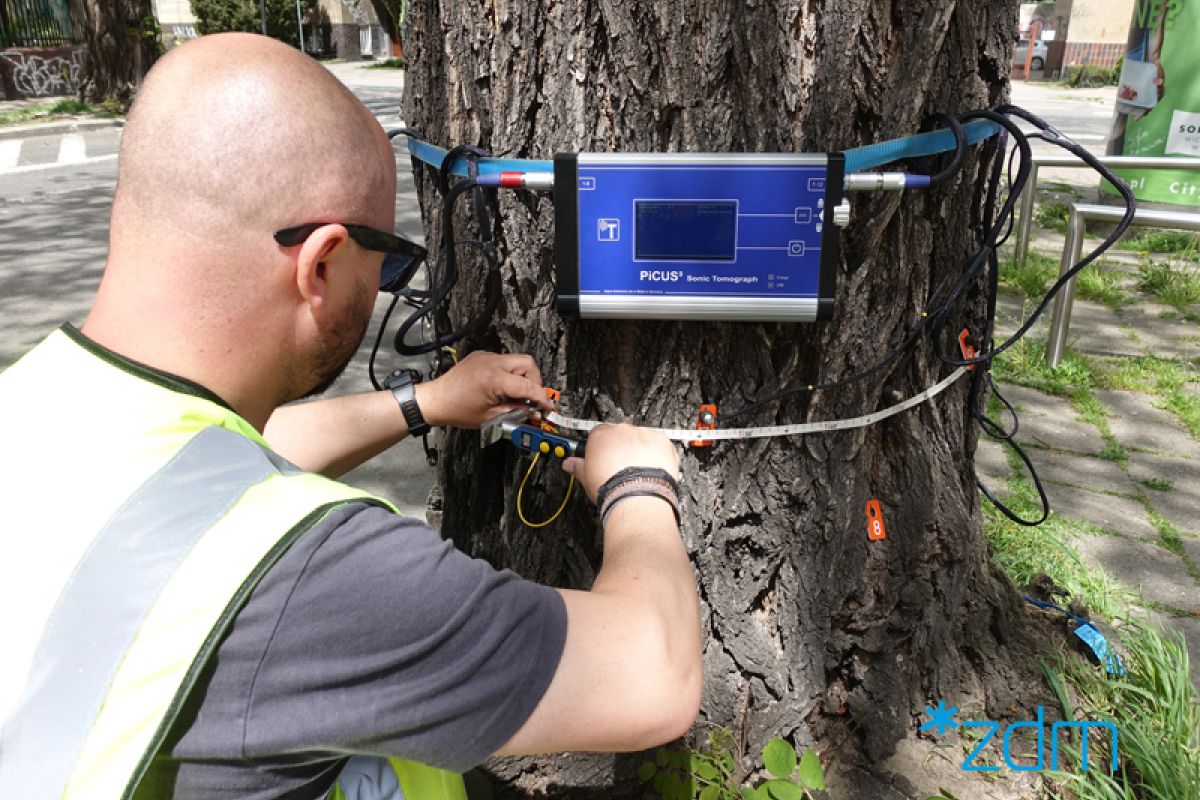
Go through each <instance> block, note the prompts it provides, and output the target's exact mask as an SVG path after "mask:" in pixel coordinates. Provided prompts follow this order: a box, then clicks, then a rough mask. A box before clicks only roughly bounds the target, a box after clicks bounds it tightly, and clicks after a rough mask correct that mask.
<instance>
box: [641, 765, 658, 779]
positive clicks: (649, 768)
mask: <svg viewBox="0 0 1200 800" xmlns="http://www.w3.org/2000/svg"><path fill="white" fill-rule="evenodd" d="M656 772H658V766H657V765H656V764H655V763H654V762H653V761H643V762H642V766H640V767H638V780H639V781H641V782H642V783H645V782H646V781H648V780H650V779H651V778H653V777H654V773H656Z"/></svg>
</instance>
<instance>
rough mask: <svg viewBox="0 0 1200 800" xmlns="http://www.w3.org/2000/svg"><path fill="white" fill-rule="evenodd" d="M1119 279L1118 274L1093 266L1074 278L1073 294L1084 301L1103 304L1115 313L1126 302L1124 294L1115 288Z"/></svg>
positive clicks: (1120, 276) (1114, 271) (1111, 270)
mask: <svg viewBox="0 0 1200 800" xmlns="http://www.w3.org/2000/svg"><path fill="white" fill-rule="evenodd" d="M1121 278H1122V275H1121V273H1120V272H1117V271H1116V270H1113V269H1108V268H1106V267H1103V266H1101V265H1100V264H1093V265H1091V266H1089V267H1087V268H1085V269H1084V270H1083V271H1081V272H1080V273H1079V274H1078V275H1077V276H1076V277H1075V293H1076V295H1077V296H1079V297H1081V298H1083V299H1084V300H1094V301H1096V302H1097V303H1103V304H1104V305H1106V306H1108V307H1109V308H1111V309H1113V310H1114V311H1116V310H1118V309H1120V308H1121V306H1122V305H1124V304H1125V301H1126V297H1125V293H1124V292H1122V291H1121V290H1120V289H1119V288H1118V286H1117V284H1119V283H1120V282H1121Z"/></svg>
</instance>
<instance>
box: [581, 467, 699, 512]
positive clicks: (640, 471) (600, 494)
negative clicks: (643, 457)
mask: <svg viewBox="0 0 1200 800" xmlns="http://www.w3.org/2000/svg"><path fill="white" fill-rule="evenodd" d="M633 480H644V481H654V482H656V483H658V484H659V485H661V486H664V487H666V488H667V489H669V490H670V491H671V494H672V495H674V496H675V497H676V498H678V497H679V481H677V480H676V479H675V477H674V476H672V475H671V474H670V473H669V472H667V471H666V470H664V469H658V468H656V467H626V468H625V469H623V470H621V471H620V472H618V473H617V474H615V475H613V476H612V477H611V478H609V479H608V480H606V481H605V482H604V483H603V484H601V486H600V489H599V490H598V491H597V492H596V507H597V508H600V507H603V505H604V500H605V498H606V497H607V496H608V493H609V492H611V491H612V490H613V489H615V488H616V487H617V486H620V485H621V484H623V483H628V482H629V481H633Z"/></svg>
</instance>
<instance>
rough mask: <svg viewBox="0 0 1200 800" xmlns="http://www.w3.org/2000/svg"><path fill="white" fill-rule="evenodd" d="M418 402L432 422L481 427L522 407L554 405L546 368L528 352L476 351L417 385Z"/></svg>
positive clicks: (544, 409) (427, 418)
mask: <svg viewBox="0 0 1200 800" xmlns="http://www.w3.org/2000/svg"><path fill="white" fill-rule="evenodd" d="M414 391H415V392H416V397H417V405H418V406H419V407H420V408H421V414H422V415H423V416H424V417H425V421H426V422H428V423H429V424H430V425H434V426H438V425H451V426H453V427H456V428H478V427H479V426H480V425H482V424H483V423H485V422H487V421H488V420H489V419H491V418H492V417H495V416H499V415H500V414H504V413H506V412H508V411H513V410H515V409H518V408H529V407H530V404H531V403H532V404H533V406H534V407H536V408H537V409H539V410H542V411H553V410H554V404H553V403H551V402H550V399H549V398H548V397H546V391H545V389H544V388H542V373H541V372H540V371H539V370H538V368H537V364H535V363H533V359H532V358H530V357H529V356H527V355H501V354H498V353H487V352H483V351H478V350H477V351H475V352H474V353H471V354H470V355H469V356H467V357H466V358H464V359H463V360H462V361H460V362H459V363H458V364H456V365H455V366H454V368H453V369H451V370H450V371H449V372H447V373H446V374H445V375H443V376H441V377H440V378H437V379H436V380H433V381H430V382H428V383H419V384H417V385H416V386H415V387H414Z"/></svg>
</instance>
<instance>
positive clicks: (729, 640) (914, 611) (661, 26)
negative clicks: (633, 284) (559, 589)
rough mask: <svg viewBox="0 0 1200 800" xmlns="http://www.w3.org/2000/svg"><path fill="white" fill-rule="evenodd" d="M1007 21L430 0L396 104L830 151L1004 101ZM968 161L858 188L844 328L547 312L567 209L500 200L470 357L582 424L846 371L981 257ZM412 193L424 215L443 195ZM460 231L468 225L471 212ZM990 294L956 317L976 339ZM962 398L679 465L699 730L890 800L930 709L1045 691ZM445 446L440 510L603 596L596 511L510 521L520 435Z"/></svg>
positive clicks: (962, 14)
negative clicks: (870, 534) (479, 355)
mask: <svg viewBox="0 0 1200 800" xmlns="http://www.w3.org/2000/svg"><path fill="white" fill-rule="evenodd" d="M1016 21H1017V14H1016V3H1015V2H1012V0H1006V1H1005V2H992V1H991V0H887V1H886V2H878V1H877V0H816V2H812V3H800V2H794V1H793V0H765V1H764V2H759V3H740V2H732V1H731V0H695V2H691V3H667V2H661V0H628V1H627V2H619V3H618V2H607V1H604V2H599V3H592V2H586V0H565V1H564V2H559V3H552V4H551V3H541V2H537V0H513V1H512V2H508V3H504V4H502V5H500V6H497V5H495V4H492V3H489V2H483V0H468V1H467V2H461V3H432V2H426V3H418V4H416V5H415V6H414V7H413V9H412V11H411V12H410V16H409V26H408V29H407V31H406V38H405V45H406V50H407V52H408V62H409V64H410V71H409V73H408V77H407V88H406V94H405V99H404V108H403V116H404V119H405V120H407V121H408V122H409V124H411V125H413V126H415V127H418V128H421V129H423V130H424V131H425V134H426V136H427V137H428V138H429V139H430V140H431V141H434V142H437V143H440V144H446V145H450V144H460V143H473V144H480V145H482V146H483V147H485V148H488V149H489V150H490V151H492V152H496V153H503V154H505V155H507V156H512V157H535V158H548V157H550V156H551V155H552V154H553V153H555V152H558V151H588V150H592V151H621V150H624V151H676V150H692V151H748V152H759V151H765V152H803V151H817V152H820V151H826V150H839V149H844V148H848V147H853V146H856V145H861V144H864V143H869V142H874V141H878V140H883V139H889V138H893V137H898V136H903V135H908V134H911V133H913V132H915V131H916V130H918V129H919V128H920V126H921V124H922V121H923V119H924V118H925V117H926V116H927V115H928V114H930V113H932V112H936V111H942V112H959V111H966V110H970V109H974V108H979V107H987V106H995V105H997V104H999V103H1000V102H1001V101H1003V100H1004V99H1005V96H1006V91H1007V82H1006V80H1007V74H1008V63H1009V53H1010V48H1011V43H1012V40H1013V36H1014V32H1015V28H1016ZM978 155H979V154H978V150H977V149H976V150H973V153H972V156H973V157H972V158H971V159H970V160H969V161H968V164H967V166H966V168H965V169H964V171H963V172H962V173H961V176H960V177H959V178H958V179H956V180H955V181H953V182H952V183H950V184H948V185H947V186H945V187H943V188H941V189H939V190H937V191H934V192H929V193H922V192H906V193H888V194H884V193H880V194H873V195H859V196H856V197H854V198H853V201H854V204H855V209H854V215H853V220H852V224H851V227H850V228H849V230H848V231H847V232H846V235H845V238H844V244H843V256H842V264H841V268H840V270H839V285H838V299H837V309H838V310H837V316H836V318H835V320H834V321H832V322H829V323H824V324H747V323H740V324H732V323H698V322H694V323H667V322H614V321H574V320H569V319H564V318H562V317H561V316H560V315H559V314H558V313H557V312H556V311H555V309H554V280H553V272H552V260H553V255H552V247H551V245H552V231H553V219H552V208H553V205H552V201H551V199H550V198H549V197H548V196H546V195H536V194H530V193H524V192H522V193H515V194H514V193H504V194H500V195H499V196H498V197H497V198H496V199H495V200H494V201H492V202H493V203H494V208H493V211H495V212H496V213H494V215H493V220H494V230H493V234H494V235H495V238H496V246H497V248H498V250H499V253H500V256H501V258H502V260H503V264H504V268H503V276H504V277H503V302H502V305H501V309H500V311H499V313H497V315H496V317H495V319H494V325H493V327H491V328H490V329H489V330H488V331H487V332H486V333H485V334H484V335H481V336H479V337H476V339H475V340H474V341H473V342H472V346H483V347H490V348H504V349H507V350H512V351H526V352H530V353H532V354H533V355H534V357H535V358H536V359H537V361H538V362H539V364H540V365H541V367H542V369H543V371H544V374H545V377H546V380H547V382H548V383H549V384H550V385H553V386H556V387H558V388H560V389H561V390H562V391H563V397H564V401H565V402H566V403H567V404H568V408H569V410H570V413H572V414H573V415H577V416H591V417H601V418H606V419H615V418H619V417H621V416H626V417H627V418H631V419H633V420H635V421H638V422H641V423H643V424H649V425H665V426H669V427H683V426H690V425H692V424H694V421H695V416H696V411H697V408H698V407H699V405H700V404H701V403H707V402H716V403H719V404H721V405H722V406H723V407H724V408H726V409H733V408H737V407H741V406H743V405H745V404H746V403H748V402H750V401H752V400H754V399H756V398H758V397H759V396H761V395H763V394H766V393H768V392H770V391H773V390H774V389H776V388H778V387H779V386H780V385H781V384H787V385H795V384H807V383H814V382H820V381H824V380H831V379H836V378H838V377H842V376H846V375H849V374H851V373H854V372H856V371H858V370H860V369H862V368H863V367H865V366H867V365H869V364H871V363H873V362H874V361H875V360H876V359H877V358H878V357H879V356H880V355H881V354H883V353H886V352H887V351H888V350H889V349H890V348H892V347H893V346H894V345H895V343H897V342H899V341H900V340H901V339H902V338H904V336H905V335H906V333H907V332H908V331H910V330H912V327H913V325H914V324H915V323H916V321H917V318H918V311H919V309H920V308H921V307H922V306H923V304H924V302H925V300H926V298H927V296H928V294H929V292H930V290H931V287H932V286H933V285H935V284H936V283H937V281H939V280H940V279H941V278H942V277H943V276H944V275H946V274H947V273H948V272H949V271H950V270H951V269H952V268H953V267H954V266H956V265H957V263H958V262H959V261H960V260H961V259H962V258H963V257H964V256H965V255H967V254H968V253H970V252H973V251H974V250H975V249H976V248H977V246H978V237H979V235H980V229H979V225H978V221H977V214H976V210H977V209H978V205H979V202H980V198H981V196H982V193H983V192H984V189H985V185H986V177H985V175H984V174H983V172H982V171H981V169H980V160H979V158H978ZM422 183H423V187H424V189H423V195H422V198H423V204H424V208H425V212H426V221H427V222H428V223H430V224H431V225H432V222H433V220H432V219H431V218H432V217H436V214H434V213H431V209H433V208H436V207H437V206H436V205H435V204H433V201H434V197H433V195H432V194H430V187H431V186H432V181H429V180H425V181H423V182H422ZM466 205H467V204H465V203H464V204H462V206H463V207H465V206H466ZM460 210H462V209H460ZM459 225H461V226H463V227H462V228H461V229H460V230H463V231H467V230H471V231H473V223H471V222H469V221H468V219H467V218H466V216H465V213H464V216H463V218H462V219H460V220H459ZM433 229H434V228H432V227H431V228H430V230H433ZM464 235H466V234H464ZM471 235H473V233H472V234H471ZM460 257H461V258H462V260H463V262H462V265H461V266H460V272H461V273H462V278H461V279H460V282H459V285H458V287H457V289H456V290H455V292H454V294H453V302H452V305H451V315H452V317H453V319H454V320H455V321H456V322H458V323H460V324H461V322H463V321H465V320H466V319H468V318H470V317H471V316H473V314H474V312H475V311H476V310H477V309H478V308H479V307H480V306H481V303H482V298H483V295H484V292H483V274H484V268H483V266H482V265H481V264H480V263H479V262H478V261H477V260H476V257H475V255H474V254H473V252H472V250H471V249H468V248H462V249H461V250H460ZM981 292H982V286H980V287H976V290H975V291H974V293H973V294H972V295H971V296H970V297H969V298H968V300H967V302H966V303H965V304H964V306H963V307H962V308H961V309H959V311H958V313H957V316H955V317H952V319H951V320H950V325H949V326H948V331H949V330H952V331H957V330H958V329H959V328H960V327H961V326H962V325H967V326H970V327H971V328H972V329H973V330H976V331H978V330H979V324H980V320H981V318H982V315H983V308H984V306H983V302H982V295H981ZM939 344H940V346H942V347H943V349H947V350H949V349H950V348H952V347H953V346H954V345H953V342H952V341H951V340H949V339H947V340H946V341H943V342H940V343H939ZM945 374H946V371H945V369H944V368H943V366H942V365H941V362H939V361H938V359H937V358H936V357H935V356H934V354H933V353H932V351H931V348H930V347H928V346H927V345H923V346H922V347H920V348H918V350H917V351H916V354H915V357H914V358H913V360H912V362H911V363H910V364H909V365H908V366H907V368H906V369H905V370H904V371H903V372H902V373H894V374H893V375H891V376H887V379H886V380H883V379H882V377H881V378H880V379H878V380H869V381H866V382H863V383H859V384H855V385H852V386H849V387H846V388H844V389H840V390H837V391H826V392H820V393H818V394H817V395H815V396H812V397H807V396H804V395H799V396H795V397H793V398H791V399H789V400H786V401H784V402H781V403H778V404H775V405H772V406H770V407H768V408H767V409H765V410H764V411H762V412H760V413H758V414H756V415H755V416H754V417H753V418H752V419H751V420H747V421H746V424H782V423H788V422H798V421H805V420H820V419H834V418H839V417H848V416H857V415H860V414H863V413H867V412H870V411H874V410H876V409H878V408H880V407H882V406H883V405H886V404H887V402H886V401H885V400H883V392H884V386H885V385H887V384H890V383H893V382H896V381H898V382H900V384H901V385H902V386H903V389H904V394H905V395H906V396H907V395H910V394H914V393H916V392H918V391H920V390H921V389H923V388H925V387H927V386H930V385H932V384H933V383H935V382H937V381H938V380H939V379H940V378H941V377H943V376H944V375H945ZM967 406H968V404H967V382H966V381H960V382H958V383H957V384H956V385H954V386H953V387H952V388H951V389H950V390H949V391H947V392H946V393H944V394H943V395H941V396H940V397H938V398H937V399H936V401H934V402H931V403H926V404H924V405H921V406H919V407H918V408H917V409H914V410H913V411H911V412H908V413H905V414H902V415H900V416H897V417H894V418H892V419H889V420H887V421H886V422H884V423H882V424H879V425H876V426H873V427H870V428H866V429H861V430H855V431H848V432H840V433H834V434H827V435H822V436H811V437H805V438H788V439H772V440H760V441H756V442H751V443H738V444H719V445H717V446H716V447H713V448H708V449H697V450H689V451H687V453H686V455H685V456H684V459H683V464H684V476H685V481H684V519H685V524H684V538H685V542H686V544H687V547H688V549H689V551H690V553H691V555H692V558H693V561H694V563H695V566H696V570H697V575H698V579H699V581H700V587H701V598H702V603H703V625H704V633H705V639H706V643H705V673H706V681H705V696H704V704H703V711H702V720H701V722H702V723H705V722H708V723H714V724H718V725H725V726H731V727H732V728H733V729H734V730H735V731H736V732H738V734H739V735H740V736H741V737H742V738H743V739H744V741H745V744H746V750H747V752H748V753H750V754H754V753H757V752H758V751H759V749H760V748H761V746H762V744H763V743H764V742H765V741H766V740H767V739H769V738H770V737H771V736H773V735H783V736H788V737H791V738H793V739H794V740H795V741H796V742H797V743H799V744H800V745H804V746H808V745H811V744H814V743H815V745H816V747H817V749H818V750H819V751H820V752H821V754H822V757H823V758H824V759H825V760H826V762H828V764H829V772H830V782H831V789H833V792H832V796H835V797H847V798H859V797H861V798H868V797H870V798H876V797H893V796H897V795H894V794H893V791H894V790H893V788H892V786H893V778H892V775H891V774H890V773H891V772H892V771H893V770H900V771H902V770H903V768H902V767H900V766H898V765H896V764H892V763H887V759H888V758H889V756H891V755H892V753H893V752H894V750H895V748H896V745H897V743H898V742H899V741H900V740H901V739H904V738H905V737H911V736H913V734H914V733H915V731H916V727H917V725H918V724H919V723H920V722H921V721H922V719H921V717H920V713H921V709H922V708H923V707H924V705H925V704H927V703H929V702H931V701H934V700H936V699H945V700H947V702H948V703H949V702H953V704H954V705H957V706H958V707H959V708H960V709H962V710H963V711H964V712H965V713H970V712H977V713H980V714H985V713H986V714H987V715H988V718H990V719H1003V718H1007V717H1011V716H1012V715H1013V714H1014V713H1018V714H1019V713H1024V712H1026V711H1029V710H1031V709H1032V708H1033V706H1035V705H1036V704H1037V700H1036V699H1035V698H1034V697H1031V696H1030V694H1029V691H1028V690H1029V689H1030V687H1032V686H1034V685H1035V684H1036V683H1037V680H1036V678H1035V676H1034V675H1033V671H1034V669H1035V663H1036V659H1034V658H1032V657H1031V656H1032V653H1034V652H1035V651H1036V649H1037V647H1038V644H1039V641H1038V640H1037V638H1036V635H1035V634H1034V633H1033V632H1032V631H1031V630H1030V629H1029V628H1028V626H1027V616H1026V613H1025V611H1024V609H1023V607H1022V602H1021V600H1020V597H1019V596H1018V594H1017V593H1016V592H1015V591H1014V587H1013V586H1012V584H1011V583H1010V582H1009V581H1008V580H1007V578H1005V577H1004V575H1003V574H1002V573H1001V572H1000V570H999V569H998V568H996V567H995V566H993V565H992V564H991V562H990V561H989V559H988V552H987V545H986V542H985V540H984V538H983V535H982V525H981V512H980V498H979V495H978V492H977V490H976V487H975V476H974V464H973V461H974V452H975V445H976V432H975V429H974V426H973V423H972V421H971V414H970V410H969V409H968V407H967ZM741 422H742V421H741V420H739V423H741ZM444 448H445V450H446V451H447V453H446V457H444V458H443V459H442V461H441V466H440V467H439V483H440V487H441V492H442V494H443V497H441V498H437V497H435V498H433V499H432V503H433V504H434V508H435V511H436V512H439V513H440V514H441V516H442V529H443V531H444V532H445V533H446V534H447V535H450V536H452V537H453V538H454V539H455V541H456V542H457V543H458V544H459V545H460V546H462V547H463V548H465V549H466V550H467V551H468V552H471V553H474V554H476V555H479V556H481V557H484V558H487V559H488V560H490V561H492V562H493V563H495V564H498V565H502V566H509V567H512V568H514V569H516V570H517V571H518V572H520V573H522V574H524V575H527V576H530V577H533V578H535V579H538V580H542V581H547V582H550V583H554V584H557V585H564V586H587V585H588V584H589V583H590V581H591V580H592V578H593V576H594V574H595V569H596V567H597V559H598V557H599V553H600V550H599V532H598V529H597V526H596V525H595V523H594V522H593V521H592V515H591V513H590V512H589V509H588V508H587V507H586V505H585V504H584V502H583V501H582V500H581V499H580V498H578V497H577V498H576V499H575V501H574V502H573V504H572V506H571V508H570V510H569V512H568V513H567V514H566V515H565V516H564V518H563V519H562V520H561V521H560V522H558V523H556V524H555V525H554V526H553V527H550V528H546V529H542V530H538V531H534V530H530V529H528V528H525V527H522V526H521V524H520V523H519V522H518V521H517V519H516V517H515V514H514V511H513V508H514V493H515V484H516V482H517V481H518V480H519V478H520V475H521V473H522V472H523V470H524V468H525V466H526V464H527V462H526V461H524V460H523V459H519V458H518V457H517V456H516V455H515V454H514V453H513V452H512V450H511V448H503V447H496V448H491V449H489V450H486V451H480V449H479V444H478V439H477V436H476V435H474V434H470V433H451V434H450V435H449V436H448V438H447V439H446V440H445V441H444ZM535 485H536V487H537V490H536V491H528V490H527V492H526V498H527V501H529V500H532V502H529V503H528V505H527V513H532V514H534V515H542V516H543V518H544V516H546V515H548V514H549V513H550V511H551V510H552V509H553V507H554V504H556V503H557V501H558V499H559V498H560V497H561V493H562V492H563V491H564V489H565V480H563V478H562V476H561V475H560V474H559V473H558V471H557V470H555V469H549V468H547V469H545V470H543V471H541V473H540V478H539V479H537V481H536V482H535ZM539 495H540V496H541V500H540V501H539V500H537V499H534V498H537V497H538V496H539ZM870 498H878V499H879V500H880V501H881V502H882V506H883V509H884V514H885V517H886V523H887V530H888V539H887V540H886V541H883V542H871V541H869V540H868V538H867V534H866V518H865V515H864V506H865V504H866V502H867V500H868V499H870ZM1022 718H1024V719H1028V718H1032V716H1031V715H1030V716H1025V717H1022ZM640 761H641V759H640V758H637V757H633V758H628V757H626V758H622V757H617V758H616V759H615V760H614V758H613V757H612V756H576V757H569V758H563V759H518V760H502V761H497V762H495V763H494V764H493V765H492V769H493V771H494V772H495V773H496V774H497V775H498V776H500V777H501V778H502V779H504V780H505V781H507V782H508V786H507V789H505V790H504V792H505V793H509V794H514V795H519V794H521V793H523V792H529V791H534V790H546V791H549V792H550V793H551V795H554V794H556V793H561V794H562V795H563V796H570V797H588V796H596V797H624V796H632V795H635V794H638V793H640V791H641V787H640V786H639V785H638V784H637V781H636V779H635V778H634V777H633V776H634V772H635V771H636V769H637V767H638V764H639V763H640ZM749 766H750V765H749V761H748V760H747V761H744V762H743V764H742V767H743V769H746V768H748V767H749ZM916 769H920V766H919V765H916ZM563 787H567V788H566V789H565V791H564V790H563ZM588 789H594V792H589V791H588Z"/></svg>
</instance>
